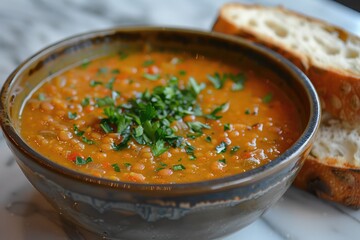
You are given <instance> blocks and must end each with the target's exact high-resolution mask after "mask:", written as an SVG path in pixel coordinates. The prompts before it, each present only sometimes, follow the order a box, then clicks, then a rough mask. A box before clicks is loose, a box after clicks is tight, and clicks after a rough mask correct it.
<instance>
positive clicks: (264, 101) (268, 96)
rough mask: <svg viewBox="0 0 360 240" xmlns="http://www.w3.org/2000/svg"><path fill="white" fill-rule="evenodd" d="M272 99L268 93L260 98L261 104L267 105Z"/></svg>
mask: <svg viewBox="0 0 360 240" xmlns="http://www.w3.org/2000/svg"><path fill="white" fill-rule="evenodd" d="M272 99H273V94H272V93H268V94H266V95H265V96H264V97H263V98H262V102H263V103H269V102H271V100H272Z"/></svg>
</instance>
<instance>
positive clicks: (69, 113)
mask: <svg viewBox="0 0 360 240" xmlns="http://www.w3.org/2000/svg"><path fill="white" fill-rule="evenodd" d="M68 118H69V119H76V118H77V113H76V112H73V113H72V112H68Z"/></svg>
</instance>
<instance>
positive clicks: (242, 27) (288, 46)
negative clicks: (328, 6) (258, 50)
mask: <svg viewBox="0 0 360 240" xmlns="http://www.w3.org/2000/svg"><path fill="white" fill-rule="evenodd" d="M213 30H214V31H217V32H222V33H227V34H232V35H238V36H241V37H244V38H247V39H250V40H252V41H255V42H258V43H260V44H263V45H265V46H268V47H270V48H272V49H274V50H276V51H277V52H279V53H281V54H282V55H284V56H285V57H287V58H288V59H289V60H291V61H292V62H293V63H294V64H295V65H297V66H298V67H299V68H300V69H301V70H303V71H304V72H305V73H306V74H307V75H308V77H309V78H310V79H311V80H312V82H313V84H314V86H315V88H316V89H317V91H318V93H319V96H320V99H321V103H322V108H323V109H325V110H326V111H327V112H329V113H330V114H332V115H333V116H334V117H338V118H341V119H343V120H347V121H351V122H356V121H358V120H360V38H359V37H357V36H354V35H352V34H350V33H348V32H346V31H345V30H343V29H340V28H338V27H335V26H332V25H330V24H327V23H325V22H323V21H320V20H317V19H314V18H310V17H306V16H303V15H301V14H299V13H295V12H293V11H290V10H287V9H284V8H282V7H266V6H260V5H244V4H236V3H232V4H225V5H224V6H223V7H222V8H221V10H220V13H219V16H218V18H217V21H216V22H215V24H214V26H213Z"/></svg>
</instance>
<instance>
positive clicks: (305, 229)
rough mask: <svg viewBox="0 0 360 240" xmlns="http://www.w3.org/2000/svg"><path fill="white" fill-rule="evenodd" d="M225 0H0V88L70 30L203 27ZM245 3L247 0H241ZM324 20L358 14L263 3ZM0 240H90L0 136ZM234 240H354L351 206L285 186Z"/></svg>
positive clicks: (323, 3)
mask: <svg viewBox="0 0 360 240" xmlns="http://www.w3.org/2000/svg"><path fill="white" fill-rule="evenodd" d="M225 2H227V1H226V0H197V1H196V0H167V1H166V0H162V1H161V0H148V1H145V0H129V1H116V0H103V1H101V0H98V1H96V0H76V1H75V0H57V1H54V0H53V1H51V0H0V85H2V84H3V82H4V81H5V79H6V77H7V76H8V75H9V73H10V72H11V71H12V70H13V69H14V68H15V67H16V66H17V65H18V64H19V63H20V62H21V61H23V60H24V59H26V58H27V57H29V56H30V55H32V54H33V53H35V52H36V51H38V50H40V49H41V48H43V47H45V46H46V45H48V44H50V43H53V42H55V41H59V40H61V39H63V38H65V37H68V36H71V35H73V34H77V33H82V32H86V31H90V30H95V29H102V28H109V27H113V26H120V25H156V26H173V27H188V28H196V29H203V30H210V28H211V26H212V24H213V22H214V20H215V18H216V15H217V11H218V9H219V7H220V6H221V5H222V4H223V3H225ZM242 2H250V1H242ZM252 2H257V3H262V4H270V5H274V4H282V5H284V6H286V7H288V8H291V9H295V10H297V11H300V12H303V13H306V14H309V15H312V16H316V17H318V18H321V19H325V20H327V21H329V22H332V23H334V24H336V25H339V26H342V27H343V28H345V29H347V30H349V31H351V32H353V33H356V34H358V35H360V14H359V13H358V12H355V11H353V10H350V9H348V8H346V7H343V6H342V5H339V4H337V3H335V2H333V1H327V0H297V1H289V0H288V1H286V0H277V1H276V0H274V1H270V0H263V1H252ZM0 239H1V240H2V239H4V240H5V239H6V240H7V239H9V240H17V239H20V240H21V239H27V240H33V239H36V240H43V239H44V240H47V239H51V240H55V239H59V240H60V239H61V240H63V239H93V236H91V235H89V234H88V233H84V232H79V231H78V230H77V229H76V228H75V227H73V226H71V225H69V224H68V223H66V222H63V221H61V220H60V219H59V217H58V215H57V213H56V212H55V211H54V210H53V209H52V208H51V207H50V205H49V204H48V203H47V202H46V201H45V200H44V198H43V197H42V196H41V195H40V194H39V193H38V192H37V191H36V190H35V189H34V188H33V187H32V186H31V184H30V183H29V182H28V181H27V179H26V178H25V177H24V176H23V174H22V173H21V171H20V169H19V167H18V166H17V165H16V163H15V160H14V158H13V156H12V154H11V152H10V150H9V149H8V147H7V146H6V144H5V142H4V140H3V139H2V138H1V139H0ZM225 239H226V240H235V239H251V240H252V239H255V240H257V239H259V240H260V239H261V240H263V239H269V240H277V239H299V240H302V239H306V240H309V239H316V240H318V239H320V240H322V239H326V240H332V239H336V240H338V239H339V240H347V239H354V240H359V239H360V210H359V211H355V210H352V209H349V208H346V207H343V206H340V205H337V204H333V203H329V202H326V201H323V200H319V199H317V198H316V197H314V196H312V195H310V194H308V193H305V192H302V191H300V190H297V189H295V188H290V189H289V191H288V192H287V193H286V194H285V195H284V197H283V198H282V199H281V200H280V201H279V202H278V203H277V204H276V205H275V206H274V207H273V208H271V209H270V210H269V211H268V212H267V213H265V214H264V215H263V216H262V217H261V218H260V219H259V220H257V221H255V222H254V223H253V224H251V225H250V226H248V227H246V228H244V229H243V230H240V231H239V232H237V233H235V234H233V235H231V236H229V237H226V238H225Z"/></svg>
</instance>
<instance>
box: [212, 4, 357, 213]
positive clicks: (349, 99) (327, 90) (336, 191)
mask: <svg viewBox="0 0 360 240" xmlns="http://www.w3.org/2000/svg"><path fill="white" fill-rule="evenodd" d="M233 6H241V7H242V8H245V9H246V8H251V9H254V8H255V9H263V8H268V7H265V6H260V5H245V4H238V3H230V4H225V5H224V6H223V7H222V8H221V9H220V13H219V16H218V18H217V20H216V22H215V24H214V26H213V31H216V32H221V33H225V34H231V35H236V36H240V37H242V38H245V39H248V40H251V41H253V42H256V43H259V44H262V45H264V46H267V47H269V48H271V49H273V50H274V51H276V52H278V53H280V54H282V55H283V56H284V57H286V58H287V59H289V60H290V61H291V62H293V63H294V64H295V65H296V66H297V67H299V68H300V69H301V70H302V71H303V72H304V73H305V74H306V75H307V76H308V77H309V79H310V80H311V81H312V83H313V84H314V86H315V88H316V90H317V92H318V94H319V96H320V100H321V103H322V108H323V110H326V111H327V112H329V113H330V114H331V115H332V116H334V117H337V118H340V119H342V120H345V121H348V122H349V123H354V122H356V121H358V120H360V98H359V96H360V76H359V75H356V74H353V73H351V72H348V71H345V70H344V71H342V70H341V69H329V68H326V69H324V68H323V67H322V66H317V65H316V64H314V63H313V62H311V59H310V58H309V57H307V56H306V55H305V54H303V53H301V52H298V51H296V50H294V49H290V48H286V46H281V45H279V44H277V43H276V42H274V41H273V40H272V39H270V38H267V37H266V36H263V35H261V34H258V33H257V32H256V31H255V30H252V29H250V28H246V29H242V28H239V27H237V26H236V25H235V24H233V23H232V22H231V20H229V18H228V17H224V14H225V13H224V9H225V8H231V7H233ZM276 9H277V10H280V11H283V12H285V13H286V14H290V15H294V16H297V17H299V18H301V19H304V20H306V21H309V22H314V23H320V24H322V25H324V26H326V29H327V31H329V32H335V33H336V34H337V35H338V37H339V38H340V39H341V40H343V41H345V40H347V39H348V38H355V39H356V41H358V42H359V43H360V40H359V38H358V37H356V36H353V35H351V34H349V33H347V32H346V31H345V30H343V29H341V28H338V27H335V26H331V25H329V24H327V23H325V22H323V21H321V20H318V19H314V18H311V17H307V16H304V15H301V14H299V13H296V12H293V11H290V10H286V9H284V8H282V7H276ZM321 160H322V161H319V159H316V158H314V157H312V156H309V157H308V159H307V160H306V161H305V162H304V165H303V167H302V169H301V171H300V173H299V174H298V175H297V177H296V179H295V182H294V185H295V186H297V187H299V188H301V189H304V190H306V191H310V192H312V193H314V194H315V195H317V196H318V197H320V198H323V199H327V200H331V201H334V202H338V203H341V204H344V205H346V206H350V207H353V208H360V168H359V167H356V166H351V165H348V164H347V163H342V162H341V163H339V159H336V158H330V157H329V158H326V159H321ZM339 166H341V167H339Z"/></svg>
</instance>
